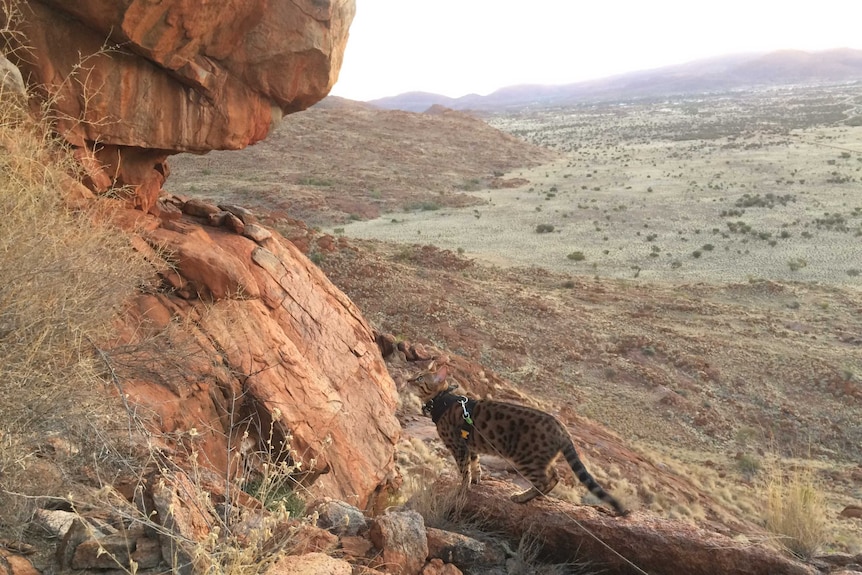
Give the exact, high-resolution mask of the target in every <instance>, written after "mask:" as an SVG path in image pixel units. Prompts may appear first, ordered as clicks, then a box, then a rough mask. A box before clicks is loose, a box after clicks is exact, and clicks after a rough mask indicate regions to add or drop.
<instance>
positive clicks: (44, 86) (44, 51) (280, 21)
mask: <svg viewBox="0 0 862 575" xmlns="http://www.w3.org/2000/svg"><path fill="white" fill-rule="evenodd" d="M25 4H26V6H25V9H24V10H22V11H21V12H22V14H23V16H24V21H23V22H22V23H21V25H20V29H21V30H22V31H23V32H24V34H25V38H26V40H25V44H26V46H28V47H29V49H28V50H26V51H25V50H17V51H16V50H13V51H10V53H9V57H10V59H11V60H12V61H13V63H14V64H16V65H18V66H19V67H20V68H21V71H22V72H23V75H24V77H25V78H27V79H28V82H30V85H31V86H34V87H38V88H39V91H40V93H41V95H42V97H43V98H44V99H50V102H51V105H52V106H53V107H54V112H55V114H56V117H58V118H60V120H59V124H58V127H59V129H60V131H61V133H62V134H63V135H64V137H65V138H66V139H67V140H68V141H69V142H71V143H72V144H73V145H75V146H77V147H81V148H86V149H88V150H90V151H91V152H92V153H91V152H87V153H86V155H87V156H88V157H89V158H95V159H97V160H98V161H99V162H100V163H101V165H102V168H101V170H100V169H99V168H98V167H94V166H93V165H92V163H90V162H88V165H87V173H88V179H89V180H90V181H91V182H93V183H94V184H95V187H97V188H99V187H103V186H104V183H105V178H106V177H108V178H110V179H111V180H113V181H114V182H115V183H116V184H119V185H130V186H133V187H134V195H133V197H132V199H133V200H134V202H135V204H136V205H137V206H139V207H141V208H142V209H144V211H147V210H149V208H150V207H151V206H152V205H153V203H154V202H155V200H156V198H157V197H158V193H159V190H160V188H161V184H162V182H163V181H164V178H165V176H166V175H167V168H166V166H165V164H164V162H165V158H166V157H167V156H168V155H169V154H171V153H174V152H179V151H193V152H205V151H209V150H214V149H239V148H243V147H245V146H248V145H249V144H252V143H254V142H257V141H259V140H261V139H262V138H263V137H264V136H266V134H267V133H268V131H269V129H270V127H271V125H272V124H273V122H275V121H277V120H279V119H280V118H281V117H282V114H285V113H291V112H295V111H299V110H303V109H305V108H307V107H309V106H311V105H312V104H314V103H315V102H317V101H319V100H321V99H322V98H323V97H324V96H326V94H327V93H328V92H329V90H330V89H331V87H332V85H333V84H334V83H335V81H336V79H337V77H338V72H339V70H340V68H341V62H342V57H343V53H344V48H345V45H346V42H347V33H348V27H349V25H350V23H351V21H352V19H353V14H354V11H355V5H354V0H324V1H319V0H293V1H290V0H249V1H246V0H226V1H224V2H206V1H205V0H165V1H162V2H148V1H145V0H131V1H128V2H116V3H111V2H109V3H105V2H102V1H99V0H80V1H77V2H64V1H61V0H43V1H35V0H32V1H29V2H25Z"/></svg>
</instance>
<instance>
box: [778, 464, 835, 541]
mask: <svg viewBox="0 0 862 575" xmlns="http://www.w3.org/2000/svg"><path fill="white" fill-rule="evenodd" d="M766 495H767V506H766V528H767V529H768V530H769V531H771V532H773V533H775V534H776V535H778V536H779V543H780V544H781V545H782V546H783V547H784V548H786V549H787V550H788V551H790V552H791V553H793V554H794V555H796V556H798V557H802V558H809V557H812V556H813V555H814V554H815V553H817V551H818V550H819V549H820V548H821V547H822V546H823V544H824V543H826V538H827V530H828V526H827V520H826V502H825V499H824V497H823V493H822V489H821V485H820V484H819V483H818V482H817V481H816V478H815V477H814V474H813V473H812V472H811V471H809V470H803V469H794V470H792V471H790V472H788V473H784V472H783V471H782V470H781V469H776V470H774V471H773V472H772V473H771V476H770V478H769V481H768V483H767V485H766Z"/></svg>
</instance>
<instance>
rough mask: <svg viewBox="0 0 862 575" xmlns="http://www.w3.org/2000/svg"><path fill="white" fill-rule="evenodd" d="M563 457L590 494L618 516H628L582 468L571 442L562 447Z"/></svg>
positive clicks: (612, 497)
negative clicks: (609, 507) (608, 506)
mask: <svg viewBox="0 0 862 575" xmlns="http://www.w3.org/2000/svg"><path fill="white" fill-rule="evenodd" d="M563 456H564V457H565V458H566V461H567V462H568V463H569V467H571V468H572V471H574V472H575V475H576V476H577V477H578V481H580V482H581V483H583V484H584V485H585V486H586V488H587V489H589V490H590V493H592V494H593V495H595V496H596V497H598V498H599V499H601V500H602V501H604V502H605V503H607V504H608V505H610V506H611V507H613V508H614V510H615V511H616V512H617V514H618V515H628V511H626V510H625V508H624V507H623V506H622V505H620V502H619V501H617V500H616V498H615V497H614V496H613V495H611V494H610V493H608V492H607V491H605V490H604V489H602V486H601V485H599V484H598V483H596V480H595V479H594V478H593V476H592V475H590V472H589V471H587V468H586V467H584V463H583V462H582V461H581V458H580V457H579V456H578V452H577V450H576V449H575V446H574V445H573V444H572V442H571V441H570V442H569V443H568V444H567V445H565V446H563Z"/></svg>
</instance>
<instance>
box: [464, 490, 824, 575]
mask: <svg viewBox="0 0 862 575" xmlns="http://www.w3.org/2000/svg"><path fill="white" fill-rule="evenodd" d="M511 491H512V486H511V484H509V483H503V482H499V481H496V480H493V479H492V480H489V481H484V482H483V484H482V485H479V486H475V487H473V488H472V489H471V491H470V497H469V498H468V499H467V502H466V505H465V507H464V510H463V513H465V514H466V516H468V517H473V518H474V519H475V520H477V521H479V522H483V523H484V522H488V523H490V524H492V525H494V527H495V529H496V530H498V531H499V532H501V533H505V534H507V535H508V536H509V537H510V538H512V539H513V540H515V541H517V540H519V539H520V538H521V537H522V536H524V535H525V534H526V535H527V536H529V537H530V538H532V539H533V540H534V541H535V542H537V544H540V548H539V549H538V550H537V551H538V553H539V555H540V556H541V557H542V558H543V560H549V561H554V562H565V561H570V560H572V559H573V558H577V559H578V560H580V561H584V560H587V561H589V562H590V564H591V566H594V567H596V568H599V569H601V571H602V572H603V573H609V574H614V575H616V574H625V575H629V574H636V573H637V574H639V573H644V572H646V573H652V574H655V575H659V574H664V573H667V574H669V575H670V574H676V573H686V574H688V575H723V574H726V573H735V574H739V575H772V574H774V573H782V574H785V575H814V574H815V573H816V570H815V569H814V568H813V567H810V566H808V565H804V564H802V563H799V562H797V561H794V560H793V559H791V558H789V557H787V556H785V555H782V554H781V553H780V552H779V551H777V550H775V549H773V548H769V547H765V546H762V545H757V544H752V543H750V542H739V541H735V540H734V539H731V538H730V537H727V536H726V535H721V534H719V533H715V532H712V531H708V530H706V529H703V528H700V527H695V526H693V525H687V524H681V523H679V522H676V521H671V520H667V519H661V518H659V517H655V516H652V515H647V514H640V513H637V512H635V513H633V514H632V515H630V516H628V517H625V518H621V517H615V516H611V515H609V514H607V513H605V512H604V511H603V510H602V509H599V508H595V507H587V506H576V505H572V504H571V503H567V502H564V501H561V500H558V499H554V498H553V497H548V498H542V499H536V500H533V501H531V502H530V503H529V504H517V503H513V502H512V501H511V500H509V497H508V496H509V495H510V494H511Z"/></svg>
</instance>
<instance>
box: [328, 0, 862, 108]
mask: <svg viewBox="0 0 862 575" xmlns="http://www.w3.org/2000/svg"><path fill="white" fill-rule="evenodd" d="M356 4H357V6H356V17H355V19H354V21H353V24H352V25H351V27H350V38H349V40H348V43H347V49H346V51H345V56H344V63H343V66H342V68H341V72H340V75H339V80H338V82H337V83H336V84H335V87H334V88H333V89H332V92H331V94H332V95H334V96H341V97H344V98H350V99H353V100H360V101H366V100H373V99H377V98H382V97H386V96H395V95H398V94H403V93H406V92H430V93H434V94H440V95H442V96H448V97H452V98H457V97H460V96H465V95H467V94H474V93H475V94H480V95H487V94H490V93H492V92H494V91H496V90H499V89H500V88H504V87H507V86H513V85H521V84H538V85H563V84H572V83H577V82H582V81H588V80H595V79H599V78H606V77H609V76H614V75H618V74H624V73H628V72H635V71H640V70H650V69H655V68H662V67H665V66H673V65H677V64H684V63H688V62H692V61H697V60H702V59H707V58H718V57H723V56H731V55H736V54H745V53H761V52H773V51H778V50H802V51H806V52H821V51H826V50H833V49H841V48H849V49H856V50H859V49H862V34H860V33H859V31H858V22H860V21H862V4H860V5H853V6H848V3H847V2H846V1H844V0H823V1H821V2H819V3H818V4H817V9H816V10H811V8H810V5H808V8H805V9H803V7H802V6H798V5H797V6H788V5H786V4H784V3H782V2H777V1H775V0H761V1H759V2H758V1H757V0H748V1H747V2H743V1H742V0H728V1H727V2H725V3H723V4H721V5H720V7H718V6H716V7H715V9H712V7H711V6H710V5H698V6H693V5H692V4H691V3H690V2H683V1H681V0H656V2H653V3H650V4H649V5H645V4H642V3H640V2H630V1H624V2H618V3H616V4H614V5H610V3H607V4H605V5H601V6H599V5H590V6H579V5H577V4H578V3H574V2H571V0H534V2H532V3H531V4H530V5H529V7H525V6H524V5H521V4H514V3H501V2H499V0H497V1H492V0H460V1H455V0H437V1H435V2H425V1H420V0H411V1H405V0H356ZM740 14H744V15H745V16H744V18H743V17H740V16H739V15H740Z"/></svg>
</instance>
